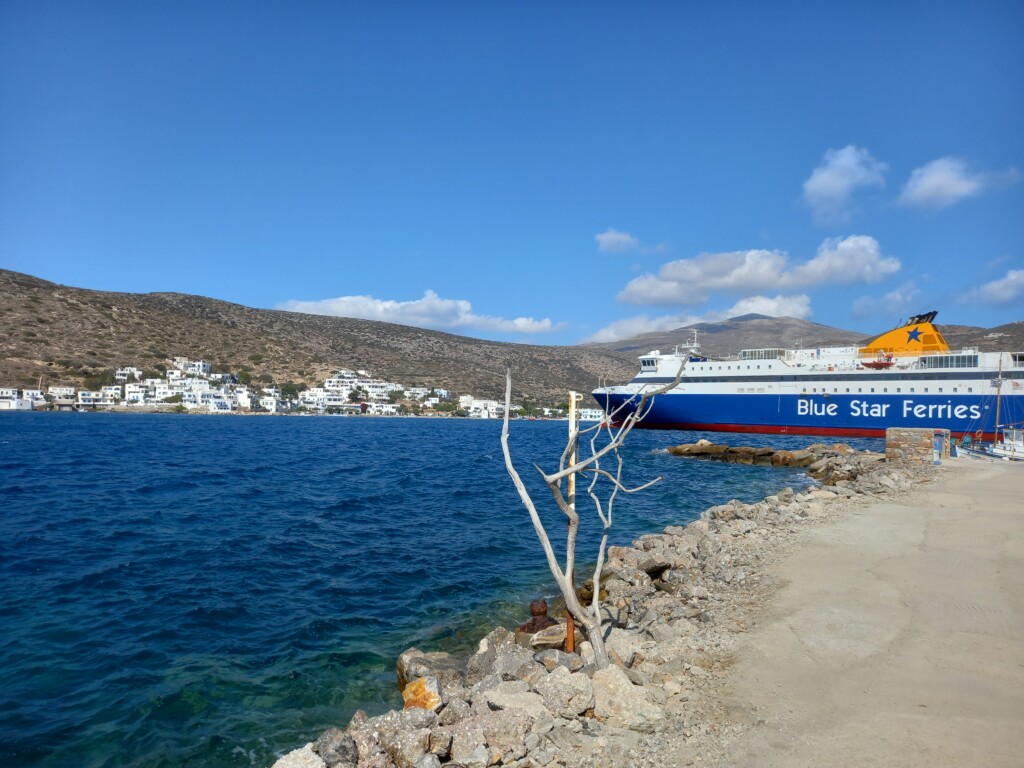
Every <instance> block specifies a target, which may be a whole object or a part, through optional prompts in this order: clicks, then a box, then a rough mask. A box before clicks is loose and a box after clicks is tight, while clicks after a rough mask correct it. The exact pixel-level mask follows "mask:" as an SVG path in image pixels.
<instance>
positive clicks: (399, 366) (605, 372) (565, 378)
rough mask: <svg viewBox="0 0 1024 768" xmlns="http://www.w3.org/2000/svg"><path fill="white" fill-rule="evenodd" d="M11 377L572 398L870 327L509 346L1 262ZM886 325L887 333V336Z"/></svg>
mask: <svg viewBox="0 0 1024 768" xmlns="http://www.w3.org/2000/svg"><path fill="white" fill-rule="evenodd" d="M0 328H3V329H4V333H3V334H0V351H2V353H3V354H2V358H0V386H18V387H33V386H36V385H37V384H38V383H39V380H40V378H41V379H42V382H43V386H44V387H46V386H51V385H55V384H75V385H78V386H81V385H82V384H83V382H84V381H85V380H86V379H87V378H88V377H90V376H94V375H96V374H97V373H99V372H101V371H104V370H109V369H112V368H116V367H119V366H123V365H137V366H140V367H142V368H144V369H147V370H156V369H158V368H159V366H161V365H165V364H166V363H167V361H168V360H169V359H170V358H172V357H175V356H179V355H181V356H188V357H192V358H203V359H205V360H207V361H209V362H211V363H213V364H214V366H215V370H230V371H233V372H238V371H240V370H245V371H247V372H248V373H249V374H250V375H251V376H252V378H253V381H254V382H256V383H260V382H266V383H269V382H274V383H277V384H284V383H286V382H289V381H290V382H295V383H297V384H298V383H304V384H307V385H309V386H316V385H319V384H322V383H323V381H324V379H326V378H327V376H328V375H329V374H331V373H333V372H334V371H336V370H338V369H340V368H353V369H359V368H362V369H366V370H369V371H371V372H372V373H373V374H374V375H376V376H379V377H381V378H384V379H387V380H390V381H397V382H400V383H402V384H404V385H406V386H410V387H411V386H436V387H442V388H445V389H450V390H451V391H452V392H453V393H456V394H474V395H476V396H478V397H489V398H495V399H500V398H503V397H504V387H505V369H506V367H508V366H511V368H512V371H513V396H514V398H515V399H517V400H521V399H522V398H523V397H524V396H526V397H528V398H530V399H531V400H534V401H535V402H543V403H552V404H553V403H558V402H564V401H565V400H566V397H567V393H568V391H569V390H570V389H572V390H576V391H579V392H584V393H589V392H590V390H591V389H593V388H594V387H595V386H597V385H598V384H599V383H601V382H612V383H614V382H625V381H628V380H629V379H631V378H632V377H633V375H634V374H635V373H636V370H637V362H636V358H637V357H638V356H639V355H641V354H643V353H645V352H649V351H650V350H651V349H661V350H662V351H668V350H671V349H672V348H673V347H674V346H676V345H686V344H687V343H688V342H689V340H690V338H691V336H692V330H693V329H696V330H697V333H698V341H699V342H700V344H701V351H702V352H703V353H704V354H705V355H708V356H710V357H725V356H728V355H733V354H736V353H737V352H739V351H740V350H741V349H749V348H760V347H796V346H801V345H802V346H804V347H808V346H822V345H827V344H859V343H861V342H863V341H865V340H866V339H867V338H869V337H867V336H865V335H864V334H862V333H859V332H855V331H845V330H840V329H836V328H830V327H829V326H825V325H820V324H817V323H811V322H808V321H806V320H799V319H797V318H792V317H781V318H773V317H767V316H764V315H756V314H751V315H744V316H742V317H735V318H731V319H729V320H726V321H723V322H720V323H698V324H696V325H694V326H689V327H685V328H678V329H675V330H672V331H666V332H658V333H647V334H642V335H640V336H636V337H633V338H631V339H628V340H623V341H618V342H609V343H601V344H583V345H576V346H544V345H534V344H510V343H504V342H495V341H486V340H481V339H472V338H468V337H465V336H456V335H453V334H449V333H442V332H440V331H429V330H424V329H421V328H413V327H409V326H403V325H395V324H392V323H384V322H379V321H374V320H357V319H353V318H345V317H327V316H322V315H306V314H301V313H298V312H283V311H280V310H272V309H254V308H251V307H245V306H242V305H239V304H232V303H229V302H225V301H220V300H217V299H210V298H205V297H202V296H193V295H188V294H180V293H146V294H134V293H114V292H109V291H94V290H89V289H85V288H73V287H69V286H64V285H58V284H56V283H51V282H48V281H46V280H41V279H39V278H36V277H32V276H30V275H25V274H21V273H18V272H11V271H7V270H0ZM939 328H940V330H941V331H942V332H943V333H944V334H945V336H946V338H947V340H948V341H949V343H950V345H951V346H953V347H956V348H959V347H961V346H977V347H979V348H980V349H1011V350H1014V351H1017V350H1021V351H1024V322H1016V323H1009V324H1007V325H1004V326H1000V327H998V328H992V329H984V328H975V327H972V326H941V325H940V326H939ZM883 330H887V329H884V328H880V329H878V332H879V333H880V332H882V331H883Z"/></svg>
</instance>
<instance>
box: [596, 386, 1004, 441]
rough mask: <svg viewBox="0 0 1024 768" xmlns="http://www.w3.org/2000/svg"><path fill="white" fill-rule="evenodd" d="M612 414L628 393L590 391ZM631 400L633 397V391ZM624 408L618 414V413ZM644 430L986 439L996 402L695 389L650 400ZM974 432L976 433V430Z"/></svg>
mask: <svg viewBox="0 0 1024 768" xmlns="http://www.w3.org/2000/svg"><path fill="white" fill-rule="evenodd" d="M594 397H595V399H596V400H597V401H598V403H599V404H600V405H601V407H602V408H604V409H605V412H606V413H609V414H613V413H614V412H615V410H616V409H617V408H619V407H620V406H622V404H623V403H624V402H625V401H627V400H630V399H631V397H630V395H629V394H628V393H626V394H623V393H606V392H603V391H600V390H599V391H598V392H595V393H594ZM632 399H634V402H635V401H636V400H639V397H637V396H633V398H632ZM628 410H629V406H627V408H626V409H624V410H623V411H620V415H621V416H624V415H625V414H626V413H627V412H628ZM1022 421H1024V394H1012V395H1003V397H1002V399H1001V402H1000V415H999V423H1000V424H1014V423H1019V422H1022ZM637 427H638V428H644V429H686V430H707V431H713V432H759V433H771V434H803V435H836V436H848V437H884V436H885V430H886V429H887V428H889V427H913V428H921V429H948V430H949V431H950V432H952V433H954V434H955V435H957V436H960V435H964V434H969V435H972V436H974V437H978V436H984V437H985V438H986V439H991V438H992V437H993V436H994V434H995V427H996V403H995V400H994V399H990V400H985V401H982V400H981V399H980V398H978V396H977V395H974V396H970V395H948V396H942V395H938V396H927V395H925V396H917V397H915V396H914V395H912V394H902V395H878V394H872V395H870V397H866V396H864V395H849V394H828V395H825V394H813V395H798V394H785V395H779V394H771V395H761V394H696V393H692V392H687V393H674V392H669V393H665V394H662V395H657V396H655V397H654V398H653V404H652V405H651V407H650V410H649V411H648V412H647V413H646V414H645V415H644V417H643V418H642V419H641V420H640V421H639V422H638V423H637ZM979 433H980V434H979Z"/></svg>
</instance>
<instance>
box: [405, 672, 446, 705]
mask: <svg viewBox="0 0 1024 768" xmlns="http://www.w3.org/2000/svg"><path fill="white" fill-rule="evenodd" d="M402 700H403V701H404V702H405V708H406V709H409V708H410V707H419V708H420V709H429V710H430V711H431V712H436V711H437V710H439V709H440V708H441V704H442V703H443V702H442V699H441V686H440V684H439V683H438V682H437V678H436V677H420V678H417V679H416V680H413V681H412V682H411V683H409V684H408V685H407V686H405V688H404V689H403V690H402Z"/></svg>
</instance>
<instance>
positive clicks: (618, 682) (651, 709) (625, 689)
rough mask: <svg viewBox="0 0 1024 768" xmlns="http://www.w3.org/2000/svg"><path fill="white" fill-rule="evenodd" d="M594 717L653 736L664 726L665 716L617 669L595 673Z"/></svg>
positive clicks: (608, 668) (612, 668)
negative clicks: (652, 734) (651, 733)
mask: <svg viewBox="0 0 1024 768" xmlns="http://www.w3.org/2000/svg"><path fill="white" fill-rule="evenodd" d="M593 691H594V716H595V717H597V718H598V719H599V720H601V721H603V722H606V723H608V724H609V725H614V726H619V727H622V728H629V729H630V730H634V731H640V732H642V733H650V732H652V731H654V730H656V729H657V728H658V727H659V726H661V725H662V723H663V722H664V719H665V713H664V711H663V710H662V709H661V707H659V706H658V705H657V704H655V703H654V702H652V701H650V700H649V699H648V697H647V694H646V692H645V691H644V689H643V688H640V687H638V686H635V685H633V683H632V682H630V680H629V678H628V677H627V676H626V673H625V672H623V671H622V670H621V669H619V668H618V667H615V666H611V667H606V668H605V669H599V670H597V671H596V672H595V673H594V681H593Z"/></svg>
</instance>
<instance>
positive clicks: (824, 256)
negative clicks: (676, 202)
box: [619, 235, 900, 306]
mask: <svg viewBox="0 0 1024 768" xmlns="http://www.w3.org/2000/svg"><path fill="white" fill-rule="evenodd" d="M788 262H789V256H788V255H787V254H786V253H784V252H782V251H766V250H760V249H755V250H749V251H731V252H727V253H702V254H700V255H699V256H696V257H695V258H692V259H679V260H678V261H670V262H668V263H667V264H664V265H662V267H661V269H660V270H659V271H658V273H657V274H652V273H648V274H645V275H640V276H639V277H636V278H634V279H633V280H631V281H630V282H629V283H628V284H627V285H626V287H625V288H624V289H623V290H622V292H621V293H620V294H619V299H620V300H622V301H625V302H629V303H631V304H648V305H650V304H653V305H670V304H675V305H681V306H696V305H698V304H702V303H703V302H705V301H707V299H708V297H709V296H710V295H711V294H712V293H715V292H719V293H727V294H736V295H742V294H745V293H760V292H763V291H769V290H783V289H787V288H799V287H804V286H812V285H821V284H825V283H838V284H850V283H862V282H863V283H871V282H877V281H879V280H881V279H883V278H884V277H887V276H889V275H891V274H894V273H895V272H897V271H899V269H900V262H899V260H897V259H894V258H889V257H885V256H883V255H882V253H881V250H880V248H879V245H878V241H877V240H875V239H874V238H873V237H869V236H867V235H851V236H850V237H847V238H843V239H839V238H830V239H827V240H825V241H824V242H823V243H822V244H821V246H820V247H819V248H818V255H817V256H815V257H814V258H813V259H811V260H809V261H806V262H804V263H803V264H798V265H796V266H795V267H792V268H790V267H789V266H788Z"/></svg>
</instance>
